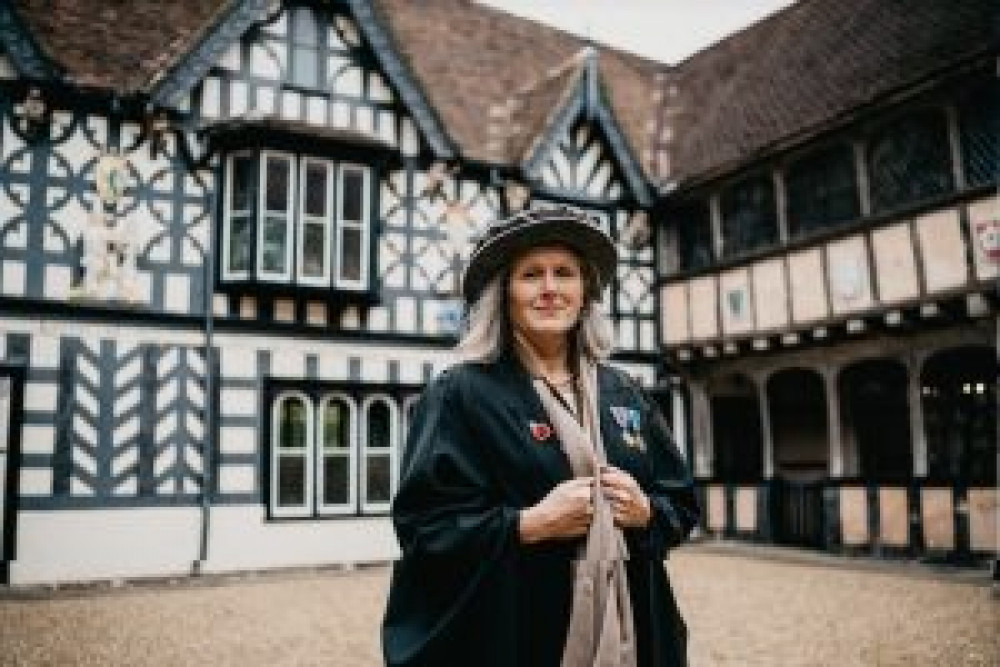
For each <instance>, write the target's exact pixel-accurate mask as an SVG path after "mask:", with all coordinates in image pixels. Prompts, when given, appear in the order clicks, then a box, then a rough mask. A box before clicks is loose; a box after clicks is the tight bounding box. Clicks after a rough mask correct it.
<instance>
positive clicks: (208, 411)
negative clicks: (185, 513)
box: [191, 191, 218, 575]
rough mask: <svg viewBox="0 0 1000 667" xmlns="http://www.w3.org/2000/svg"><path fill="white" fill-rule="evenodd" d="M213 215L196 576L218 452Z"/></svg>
mask: <svg viewBox="0 0 1000 667" xmlns="http://www.w3.org/2000/svg"><path fill="white" fill-rule="evenodd" d="M209 210H211V211H213V212H214V211H215V210H216V193H215V192H214V191H213V193H212V195H211V198H210V203H209ZM213 222H214V216H210V217H209V223H208V224H209V229H208V234H207V235H206V239H207V243H206V248H205V263H204V266H205V278H204V281H205V282H204V285H205V286H204V290H203V293H204V301H205V303H204V308H205V396H206V397H207V400H206V402H205V434H204V442H203V444H202V456H201V467H202V473H201V479H202V481H201V530H200V534H199V539H198V559H197V560H196V561H194V562H193V563H192V564H191V572H192V574H194V575H199V574H202V569H203V568H204V566H205V563H206V561H208V533H209V527H210V524H211V505H212V502H211V501H212V498H211V493H212V485H213V482H214V479H213V477H212V471H213V464H214V457H213V454H214V453H215V415H216V409H217V407H218V406H217V405H216V404H215V369H216V364H215V347H214V334H215V309H214V303H213V302H214V295H215V227H216V226H215V224H213Z"/></svg>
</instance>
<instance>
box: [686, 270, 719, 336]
mask: <svg viewBox="0 0 1000 667" xmlns="http://www.w3.org/2000/svg"><path fill="white" fill-rule="evenodd" d="M689 286H690V291H689V296H688V298H689V299H690V302H691V338H694V339H696V340H699V339H706V338H715V337H716V336H718V335H719V317H718V313H719V309H718V303H717V301H716V299H717V294H716V289H715V277H714V276H706V277H704V278H696V279H695V280H692V281H691V282H690V283H689Z"/></svg>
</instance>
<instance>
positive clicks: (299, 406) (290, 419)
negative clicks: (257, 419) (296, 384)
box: [271, 392, 313, 516]
mask: <svg viewBox="0 0 1000 667" xmlns="http://www.w3.org/2000/svg"><path fill="white" fill-rule="evenodd" d="M312 430H313V419H312V403H311V401H310V400H309V398H308V397H307V396H306V395H305V394H301V393H298V392H289V393H287V394H282V395H280V396H279V397H278V399H277V400H276V401H275V402H274V408H273V410H272V413H271V476H272V483H271V508H272V511H273V512H274V514H275V515H276V516H304V515H308V514H309V513H310V512H311V507H310V505H311V503H310V499H311V497H312V479H313V469H312V457H311V456H310V447H311V442H312V439H313V433H312Z"/></svg>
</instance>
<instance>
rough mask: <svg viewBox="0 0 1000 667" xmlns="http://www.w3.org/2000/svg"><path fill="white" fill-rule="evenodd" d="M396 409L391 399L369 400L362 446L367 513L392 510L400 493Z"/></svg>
mask: <svg viewBox="0 0 1000 667" xmlns="http://www.w3.org/2000/svg"><path fill="white" fill-rule="evenodd" d="M396 412H397V410H396V406H395V404H394V403H393V402H392V400H391V399H390V398H389V397H387V396H372V397H370V398H368V400H366V401H365V404H364V409H363V413H364V418H363V420H364V421H363V427H364V428H363V430H362V436H361V444H362V451H363V455H362V460H361V466H362V484H361V494H362V495H361V499H362V500H361V503H362V509H363V510H366V511H380V510H388V509H389V501H390V499H391V498H392V494H393V493H395V491H396V469H397V463H396V458H397V450H398V446H397V444H396V443H397V439H398V437H399V435H398V432H397V429H398V427H397V424H398V422H399V419H398V415H397V414H396Z"/></svg>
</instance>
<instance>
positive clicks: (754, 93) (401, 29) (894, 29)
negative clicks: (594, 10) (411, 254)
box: [0, 0, 1000, 185]
mask: <svg viewBox="0 0 1000 667" xmlns="http://www.w3.org/2000/svg"><path fill="white" fill-rule="evenodd" d="M2 1H3V0H0V2H2ZM263 2H264V0H143V1H142V2H128V1H127V0H101V1H100V2H93V1H86V0H13V6H14V7H15V9H16V11H17V13H18V15H19V16H20V17H21V18H22V19H23V21H24V23H25V24H26V25H27V26H28V28H29V29H30V31H31V33H32V34H33V36H34V38H35V40H36V41H37V43H38V44H39V46H40V49H41V51H42V52H43V53H44V54H45V55H47V56H48V57H49V58H50V59H51V60H52V61H53V63H54V64H55V65H56V66H57V67H58V68H59V69H61V71H62V73H63V76H64V77H65V79H66V80H67V81H68V82H70V83H72V84H75V85H79V86H84V87H94V88H102V89H110V90H115V91H116V92H118V93H121V94H126V95H127V94H149V93H150V92H151V91H152V90H153V89H154V86H155V85H156V84H157V82H158V81H161V80H162V79H163V77H164V75H165V74H166V73H168V72H169V71H171V69H172V68H174V67H175V66H176V65H177V64H178V62H180V61H181V60H182V59H183V58H185V57H186V56H188V54H190V53H192V51H194V50H196V49H197V48H198V47H199V45H200V44H202V43H203V42H204V41H205V37H206V35H208V34H209V33H211V32H212V31H213V30H216V29H217V28H218V25H219V24H220V23H222V22H224V21H225V20H226V18H225V17H228V16H231V15H234V14H236V13H237V12H238V10H239V9H240V8H245V7H246V6H248V5H250V4H251V3H261V4H263ZM370 2H371V3H372V5H373V9H374V10H375V11H376V13H377V15H378V16H379V17H380V18H381V21H382V22H383V23H384V24H385V25H386V26H387V28H388V29H387V30H386V31H385V32H386V35H387V38H388V39H389V40H390V41H391V43H392V44H394V46H395V48H396V49H397V50H398V52H399V53H400V54H401V58H402V60H403V61H404V63H405V68H406V69H408V70H409V71H410V73H412V75H413V77H414V79H415V80H416V81H417V83H418V84H419V87H420V88H421V89H422V90H423V93H424V94H425V95H426V97H427V98H428V99H429V101H430V106H431V107H433V109H434V111H435V112H436V114H437V115H438V116H439V117H440V119H441V121H442V122H443V125H444V129H445V132H446V133H447V135H448V137H449V138H450V139H451V140H452V141H453V142H454V143H455V144H456V145H457V148H458V150H459V152H460V153H461V154H462V155H463V156H465V157H466V158H471V159H473V160H477V161H482V162H486V163H491V164H492V163H496V164H511V165H516V164H518V162H519V160H520V159H522V158H523V156H524V153H525V151H527V150H528V149H529V148H530V147H531V145H532V142H533V141H534V140H535V139H536V138H537V136H538V133H539V132H541V131H542V130H543V128H545V127H546V124H547V120H548V119H549V118H550V115H551V113H552V111H553V106H557V105H558V104H559V102H560V101H561V100H564V99H565V96H566V95H567V94H568V93H567V91H568V90H569V89H570V88H571V87H572V86H573V85H575V82H576V81H577V74H578V72H579V67H578V65H579V62H580V59H579V55H580V52H581V50H582V49H583V48H584V47H586V46H587V45H588V44H587V42H586V41H585V40H583V39H581V38H579V37H576V36H573V35H570V34H568V33H565V32H562V31H559V30H556V29H553V28H549V27H547V26H544V25H541V24H539V23H536V22H533V21H530V20H527V19H522V18H518V17H515V16H512V15H510V14H506V13H504V12H502V11H498V10H495V9H492V8H489V7H485V6H481V5H478V4H475V3H473V2H472V1H471V0H370ZM995 2H996V0H962V1H961V2H951V1H949V0H800V1H799V2H798V3H796V4H794V5H791V6H789V7H787V8H786V9H784V10H781V11H779V12H777V13H776V14H773V15H771V16H770V17H768V18H766V19H764V20H762V21H760V22H758V23H756V24H754V25H752V26H750V27H748V28H746V29H744V30H742V31H740V32H738V33H736V34H734V35H732V36H730V37H728V38H726V39H724V40H722V41H720V42H718V43H716V44H714V45H712V46H711V47H709V48H707V49H705V50H703V51H701V52H699V53H697V54H695V55H693V56H691V57H690V58H688V59H687V60H685V61H684V62H682V63H680V64H678V65H677V66H673V67H671V66H668V65H664V64H660V63H656V62H653V61H650V60H647V59H644V58H640V57H638V56H635V55H631V54H628V53H624V52H622V51H618V50H615V49H612V48H609V47H604V46H600V45H594V46H595V47H596V48H597V50H598V52H599V56H598V59H597V62H598V67H599V70H600V81H601V83H602V85H603V87H604V91H603V93H604V98H605V99H607V100H609V101H610V104H609V106H610V110H611V112H612V113H613V115H614V119H615V121H616V123H617V125H618V126H619V127H620V128H621V130H622V132H623V134H624V136H625V137H626V138H627V140H628V143H629V144H630V148H631V151H632V153H633V154H634V156H635V157H636V158H637V160H638V162H639V163H640V164H641V166H642V168H643V170H644V171H645V174H646V177H647V178H649V179H650V180H651V181H653V182H658V183H660V184H661V185H666V184H674V183H680V184H682V185H683V184H684V183H690V182H695V181H699V180H703V179H706V178H710V177H713V176H716V175H721V174H723V173H726V172H728V171H731V170H734V169H737V168H739V167H740V166H742V165H745V164H746V163H748V162H750V161H752V160H755V159H758V158H760V157H761V156H762V155H764V154H766V153H767V152H768V151H771V150H774V149H775V148H777V147H780V146H783V145H788V144H792V143H794V142H795V141H797V140H799V139H801V138H803V137H808V136H809V135H810V133H813V132H816V131H822V130H823V129H825V128H829V127H831V126H833V125H835V124H836V123H837V122H839V121H840V120H843V119H847V118H849V117H850V116H851V115H852V114H853V113H854V112H855V111H856V110H858V109H860V108H863V107H865V106H866V105H868V104H871V103H876V102H878V101H879V100H882V99H885V98H887V97H889V96H891V95H893V94H894V93H896V92H898V91H901V90H905V89H907V88H910V87H914V86H917V85H918V84H919V83H920V82H921V81H923V80H926V79H928V78H930V77H933V76H934V75H935V74H936V73H938V72H941V71H943V70H945V69H947V68H949V67H953V66H955V65H956V64H957V63H961V62H964V61H966V60H969V59H972V58H976V57H979V56H982V55H985V54H987V53H995V52H996V50H997V44H998V35H1000V12H996V11H995V9H994V8H995ZM244 13H246V12H244ZM199 58H200V56H199Z"/></svg>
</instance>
